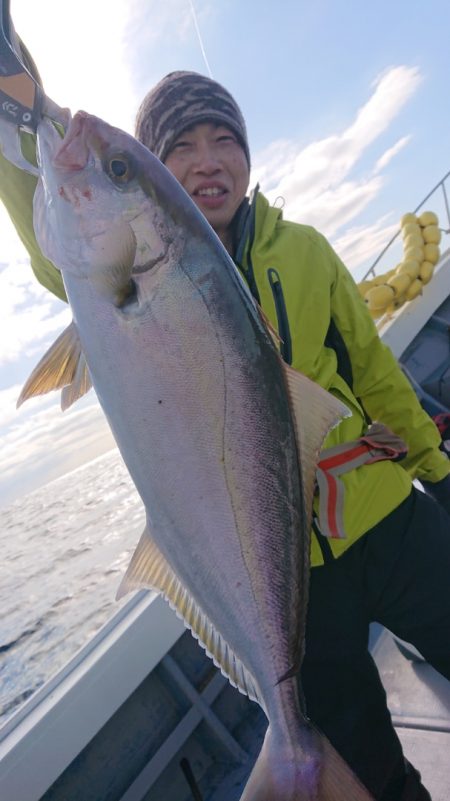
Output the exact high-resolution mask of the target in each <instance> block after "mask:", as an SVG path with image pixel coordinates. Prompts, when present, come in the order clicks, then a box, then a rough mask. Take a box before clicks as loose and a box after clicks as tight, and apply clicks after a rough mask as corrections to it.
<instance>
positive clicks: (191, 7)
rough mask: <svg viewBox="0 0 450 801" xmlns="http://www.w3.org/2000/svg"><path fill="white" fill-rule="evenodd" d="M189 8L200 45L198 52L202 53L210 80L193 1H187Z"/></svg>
mask: <svg viewBox="0 0 450 801" xmlns="http://www.w3.org/2000/svg"><path fill="white" fill-rule="evenodd" d="M189 6H190V9H191V14H192V19H193V20H194V27H195V30H196V32H197V38H198V41H199V44H200V50H201V51H202V56H203V60H204V62H205V64H206V69H207V70H208V74H209V77H210V78H212V77H213V74H212V71H211V67H210V66H209V63H208V59H207V57H206V50H205V47H204V45H203V41H202V35H201V33H200V28H199V27H198V22H197V14H196V13H195V8H194V3H193V0H189Z"/></svg>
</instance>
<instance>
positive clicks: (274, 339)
mask: <svg viewBox="0 0 450 801" xmlns="http://www.w3.org/2000/svg"><path fill="white" fill-rule="evenodd" d="M254 303H255V306H256V309H257V311H258V314H259V316H260V318H261V320H262V321H263V323H264V325H265V327H266V329H267V331H268V333H269V336H270V337H271V339H272V342H273V343H274V345H275V347H276V348H279V347H280V344H281V342H282V341H283V340H282V339H281V337H280V335H279V333H278V331H277V330H276V328H274V326H273V325H272V323H271V322H270V320H269V318H268V316H267V314H266V313H265V311H264V310H263V308H262V306H260V305H259V303H257V302H256V300H254Z"/></svg>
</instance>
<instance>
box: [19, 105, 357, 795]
mask: <svg viewBox="0 0 450 801" xmlns="http://www.w3.org/2000/svg"><path fill="white" fill-rule="evenodd" d="M38 141H39V159H40V172H41V184H40V187H39V188H38V191H37V193H36V198H35V215H34V219H35V229H36V234H37V238H38V241H39V243H40V246H41V248H42V250H43V252H44V253H45V255H46V256H47V257H48V258H50V259H51V260H52V261H53V263H54V264H55V265H56V266H57V267H58V268H59V269H60V270H61V271H62V273H63V277H64V283H65V287H66V290H67V295H68V298H69V302H70V305H71V307H72V311H73V320H74V321H73V324H72V325H71V326H70V328H69V329H68V331H67V332H65V333H64V334H63V335H62V336H61V337H60V338H59V340H58V341H57V343H56V344H55V346H54V347H53V348H52V349H51V350H50V351H49V353H48V354H46V356H45V357H44V359H43V360H42V361H41V363H40V365H39V366H38V367H37V368H36V370H35V371H34V373H33V375H32V377H31V378H30V380H29V382H28V384H27V385H26V387H25V389H24V391H23V393H22V397H21V400H23V399H24V398H25V397H27V396H29V395H32V394H35V393H38V392H43V391H48V390H49V389H53V388H55V387H65V389H64V400H63V402H64V405H69V404H70V403H71V402H72V401H73V400H74V399H76V397H77V396H79V395H81V394H83V392H84V391H85V390H86V389H87V388H88V386H89V377H90V379H91V380H92V384H93V385H94V387H95V390H96V392H97V395H98V398H99V400H100V403H101V405H102V407H103V410H104V412H105V413H106V416H107V418H108V420H109V423H110V425H111V428H112V431H113V433H114V436H115V438H116V441H117V444H118V446H119V449H120V451H121V453H122V456H123V458H124V460H125V462H126V464H127V466H128V469H129V472H130V474H131V476H132V478H133V481H134V483H135V485H136V487H137V490H138V492H139V493H140V495H141V498H142V500H143V502H144V504H145V508H146V511H147V526H146V529H145V531H144V533H143V535H142V538H141V540H140V542H139V544H138V546H137V549H136V551H135V553H134V555H133V557H132V560H131V563H130V566H129V568H128V571H127V573H126V575H125V577H124V579H123V582H122V585H121V588H120V593H124V592H127V591H129V590H133V589H135V588H138V587H151V588H153V589H155V590H157V591H158V592H159V593H161V594H162V595H163V596H164V597H165V598H166V599H167V600H168V601H169V603H170V604H171V605H172V606H173V607H174V608H175V609H176V610H177V612H178V614H179V615H181V616H182V617H183V618H184V620H185V622H186V625H187V626H188V627H189V628H190V629H191V630H192V632H193V634H194V636H195V637H196V638H197V639H198V640H199V642H200V643H201V645H202V646H203V647H204V648H205V649H206V651H207V653H208V654H209V655H210V656H211V657H212V659H213V660H214V662H215V663H216V664H217V665H219V666H220V668H221V670H222V671H223V673H224V674H225V675H226V676H228V678H229V679H230V681H231V682H232V683H233V684H235V685H236V686H237V687H238V688H239V689H240V690H241V691H242V692H244V693H247V694H248V695H249V696H250V698H252V699H254V700H256V701H257V702H259V703H260V704H261V706H262V707H263V709H264V710H265V712H266V714H267V717H268V720H269V727H268V730H267V734H266V737H265V741H264V745H263V748H262V751H261V754H260V756H259V758H258V760H257V762H256V765H255V767H254V769H253V772H252V773H251V776H250V779H249V781H248V783H247V786H246V788H245V790H244V793H243V796H242V801H312V800H313V799H315V801H368V799H369V794H368V793H367V791H366V790H365V789H364V788H363V787H362V786H361V785H360V784H359V782H358V781H357V780H356V779H355V778H354V776H353V774H352V773H351V772H350V770H349V768H348V767H347V766H346V765H345V764H344V762H343V761H342V760H341V758H340V757H339V756H338V755H337V753H336V752H335V751H334V750H333V749H332V747H331V745H330V744H329V743H328V742H327V741H326V740H325V738H323V737H322V736H321V735H319V734H318V733H317V732H316V731H315V730H314V729H313V728H312V727H311V725H310V724H309V723H308V722H307V720H306V718H305V716H304V714H303V712H302V710H301V705H300V702H299V694H298V689H297V679H296V676H297V674H298V671H299V668H300V665H301V661H302V656H303V640H304V629H305V616H306V608H307V598H308V576H309V530H310V521H311V506H312V495H313V487H314V480H315V466H316V461H317V456H318V452H319V450H320V447H321V443H322V441H323V438H324V436H325V435H326V433H327V432H328V430H329V429H330V427H332V426H333V425H335V424H336V423H337V422H338V420H339V419H340V418H341V417H342V416H344V415H345V414H346V411H347V410H346V409H345V407H343V406H342V404H340V403H339V402H338V401H337V400H336V399H334V398H333V397H332V396H331V395H329V394H328V393H326V392H325V391H324V390H322V389H321V388H320V387H318V386H317V385H315V384H313V383H312V382H311V381H309V380H308V379H306V378H305V377H303V376H301V375H300V374H298V373H297V372H295V371H293V370H292V369H290V368H289V367H287V366H286V365H285V364H283V363H282V361H281V359H280V356H279V354H278V349H277V347H276V345H275V343H274V341H273V335H272V334H271V333H270V332H269V331H268V328H267V326H266V323H265V321H264V320H263V318H262V315H261V314H260V312H259V310H258V309H257V308H256V306H255V303H254V301H253V300H252V298H251V296H250V294H249V292H248V290H247V288H246V286H245V285H244V283H243V281H242V280H241V278H240V276H239V274H238V271H237V270H236V268H235V266H234V264H233V263H232V261H231V259H230V258H229V256H228V254H227V253H226V251H225V250H224V248H223V247H222V245H221V243H220V242H219V240H218V238H217V237H216V235H215V234H214V233H213V232H212V230H211V229H210V227H209V225H208V224H207V223H206V221H205V220H204V218H203V216H202V215H201V214H200V212H199V211H198V210H197V208H196V207H195V205H194V204H193V203H192V201H191V200H190V199H189V197H188V196H187V194H186V193H185V192H184V190H183V189H182V188H181V186H180V185H179V184H178V183H177V182H176V180H175V179H174V178H173V177H172V176H171V175H170V173H169V172H168V171H167V170H166V169H165V167H164V166H163V165H162V164H161V163H160V162H159V161H158V160H157V159H156V158H155V157H153V156H152V154H151V153H150V152H149V151H148V150H147V149H146V148H144V147H143V146H142V145H140V144H139V143H138V142H136V141H135V140H134V139H133V138H132V137H130V136H128V135H127V134H125V133H123V132H121V131H118V130H117V129H114V128H111V127H110V126H108V125H107V124H106V123H104V122H102V121H101V120H99V119H97V118H95V117H92V116H89V115H87V114H85V113H84V112H79V113H78V114H77V115H76V116H75V117H74V119H73V121H72V122H71V124H70V126H69V129H68V131H67V133H66V136H65V138H64V140H63V141H61V139H60V137H59V135H58V134H57V132H56V131H55V129H54V127H53V126H52V125H51V124H50V123H48V122H43V123H42V124H41V126H40V129H39V131H38ZM80 343H81V346H80ZM84 359H85V360H86V362H87V365H88V370H86V363H85V361H84ZM88 376H89V377H88Z"/></svg>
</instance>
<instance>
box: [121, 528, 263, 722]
mask: <svg viewBox="0 0 450 801" xmlns="http://www.w3.org/2000/svg"><path fill="white" fill-rule="evenodd" d="M139 589H150V590H155V591H156V592H158V593H160V594H161V595H162V596H163V597H164V598H165V599H166V601H168V602H169V604H170V606H171V607H172V609H174V610H175V612H176V613H177V615H178V616H179V617H181V618H182V620H183V621H184V624H185V625H186V626H187V628H189V629H190V630H191V632H192V634H193V635H194V637H195V638H196V639H197V640H198V642H199V644H200V645H201V646H202V648H204V650H205V651H206V653H207V654H208V656H209V657H210V658H211V659H212V660H213V662H214V664H215V665H217V667H218V668H220V670H221V672H222V673H223V674H224V676H226V677H227V679H228V680H229V681H230V682H231V684H232V685H233V686H234V687H237V688H238V690H240V692H241V693H244V695H248V696H249V698H251V699H252V700H253V701H257V702H258V703H259V704H260V705H261V706H262V707H263V708H264V705H263V701H262V698H261V697H260V693H259V692H258V686H257V684H256V681H255V679H254V677H253V676H252V674H251V673H250V671H249V670H247V668H246V667H245V665H244V664H243V663H242V662H241V661H240V659H239V658H238V657H237V656H236V654H235V653H234V651H233V650H232V649H231V648H230V646H229V645H228V643H227V642H226V641H225V640H224V638H223V637H222V635H221V634H220V633H219V632H218V631H217V629H216V628H215V627H214V624H213V623H212V621H211V620H210V619H209V617H208V616H207V615H206V614H205V613H204V611H203V610H202V608H201V607H200V605H199V604H198V603H197V601H196V600H195V598H193V597H192V595H191V594H190V593H189V591H188V590H187V589H186V587H185V586H184V585H183V583H182V582H181V581H180V579H179V578H178V576H177V575H176V573H175V572H174V570H173V568H172V567H171V566H170V564H169V563H168V562H167V560H166V558H165V557H164V556H163V554H162V553H161V551H160V550H159V548H158V546H157V545H156V543H155V542H154V540H153V539H152V537H151V535H150V533H149V531H148V528H147V527H146V528H145V529H144V532H143V534H142V536H141V539H140V540H139V542H138V545H137V547H136V550H135V552H134V554H133V556H132V557H131V562H130V564H129V565H128V569H127V571H126V573H125V575H124V577H123V579H122V581H121V583H120V586H119V589H118V591H117V595H116V600H117V599H119V598H122V597H123V596H124V595H126V594H127V593H128V592H132V591H133V590H139Z"/></svg>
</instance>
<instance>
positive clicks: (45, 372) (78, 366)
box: [17, 321, 91, 410]
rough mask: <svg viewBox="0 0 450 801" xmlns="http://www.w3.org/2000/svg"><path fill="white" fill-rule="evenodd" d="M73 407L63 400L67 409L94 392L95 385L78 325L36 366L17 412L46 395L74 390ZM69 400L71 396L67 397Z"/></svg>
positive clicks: (61, 336)
mask: <svg viewBox="0 0 450 801" xmlns="http://www.w3.org/2000/svg"><path fill="white" fill-rule="evenodd" d="M72 384H74V386H73V388H72V391H71V401H70V403H68V402H67V400H66V401H64V398H63V400H62V408H63V410H64V409H67V408H68V406H70V405H71V403H74V401H75V400H77V399H78V398H81V396H82V395H84V394H85V393H86V392H88V390H89V389H90V388H91V381H90V378H89V375H88V373H87V365H86V360H85V358H84V355H83V352H82V350H81V344H80V340H79V337H78V331H77V329H76V326H75V323H74V322H73V321H72V322H71V323H70V325H69V326H68V327H67V328H66V329H65V331H63V333H62V334H61V335H60V336H59V337H58V339H57V340H56V341H55V342H54V343H53V345H52V346H51V348H49V350H48V351H47V353H45V354H44V356H43V357H42V359H41V360H40V362H39V363H38V364H37V365H36V367H35V368H34V370H33V372H32V373H31V375H30V377H29V378H28V380H27V381H26V382H25V385H24V387H23V389H22V392H21V393H20V395H19V398H18V401H17V408H18V407H19V406H21V405H22V403H24V401H26V400H28V399H29V398H34V397H35V396H37V395H46V394H47V392H52V391H53V390H56V389H62V388H63V387H66V388H68V387H70V386H71V385H72ZM66 396H68V393H66Z"/></svg>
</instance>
